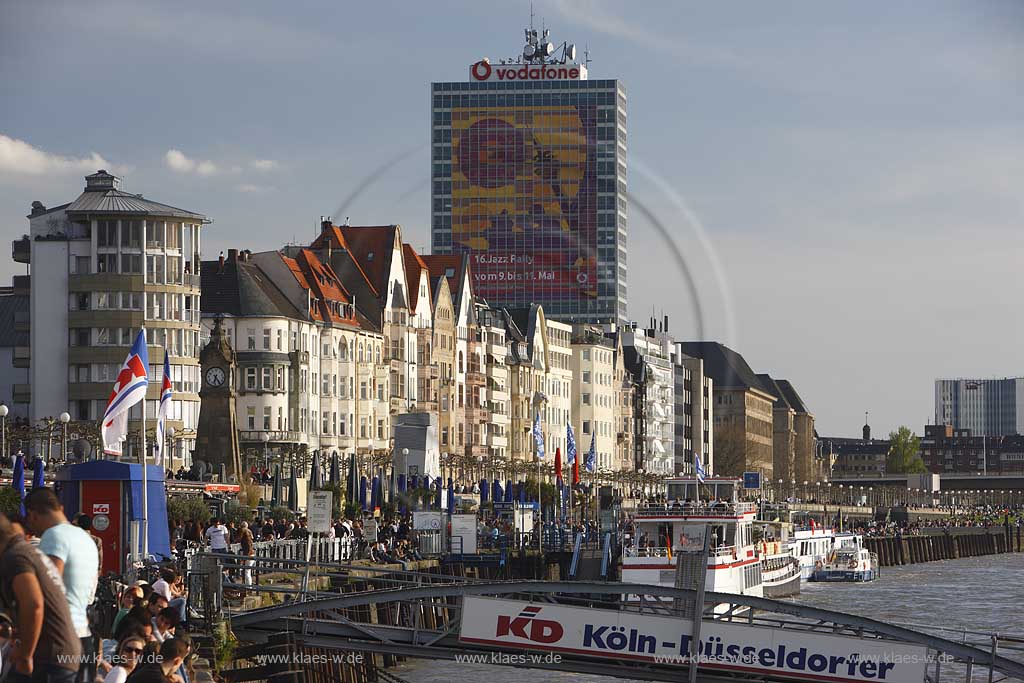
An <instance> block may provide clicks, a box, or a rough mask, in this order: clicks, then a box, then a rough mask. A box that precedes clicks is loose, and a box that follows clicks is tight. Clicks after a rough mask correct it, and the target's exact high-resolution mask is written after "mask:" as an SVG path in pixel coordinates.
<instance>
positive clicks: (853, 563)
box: [850, 560, 857, 569]
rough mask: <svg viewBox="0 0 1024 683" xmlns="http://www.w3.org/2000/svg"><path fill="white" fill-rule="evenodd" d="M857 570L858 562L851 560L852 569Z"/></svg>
mask: <svg viewBox="0 0 1024 683" xmlns="http://www.w3.org/2000/svg"><path fill="white" fill-rule="evenodd" d="M856 568H857V560H850V569H856Z"/></svg>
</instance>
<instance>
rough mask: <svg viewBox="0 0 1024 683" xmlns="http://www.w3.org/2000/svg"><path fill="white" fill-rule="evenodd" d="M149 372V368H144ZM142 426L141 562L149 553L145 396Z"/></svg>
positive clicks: (140, 433) (144, 398) (140, 430)
mask: <svg viewBox="0 0 1024 683" xmlns="http://www.w3.org/2000/svg"><path fill="white" fill-rule="evenodd" d="M146 372H147V373H148V372H149V368H146ZM141 403H142V427H141V428H140V429H139V436H140V439H141V441H142V538H141V540H140V543H139V546H140V547H141V548H142V557H141V558H140V559H141V560H142V561H143V562H144V561H145V560H146V556H147V555H149V491H148V489H149V480H148V477H147V474H146V397H145V395H143V397H142V401H141Z"/></svg>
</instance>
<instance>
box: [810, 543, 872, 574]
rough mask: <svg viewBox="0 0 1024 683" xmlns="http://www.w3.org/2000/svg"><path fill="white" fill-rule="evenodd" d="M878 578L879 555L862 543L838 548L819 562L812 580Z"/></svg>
mask: <svg viewBox="0 0 1024 683" xmlns="http://www.w3.org/2000/svg"><path fill="white" fill-rule="evenodd" d="M877 578H878V556H877V555H875V554H874V553H872V552H868V550H867V548H863V547H861V546H860V545H847V546H844V547H840V548H836V549H835V550H833V551H832V552H831V553H830V554H829V556H828V557H826V558H825V559H824V560H823V561H820V562H818V563H817V564H816V565H815V567H814V572H813V573H812V574H811V581H874V580H875V579H877Z"/></svg>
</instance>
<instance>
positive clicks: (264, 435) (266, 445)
mask: <svg viewBox="0 0 1024 683" xmlns="http://www.w3.org/2000/svg"><path fill="white" fill-rule="evenodd" d="M260 441H262V442H263V467H264V469H266V470H270V432H261V433H260Z"/></svg>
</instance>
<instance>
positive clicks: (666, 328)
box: [664, 315, 668, 334]
mask: <svg viewBox="0 0 1024 683" xmlns="http://www.w3.org/2000/svg"><path fill="white" fill-rule="evenodd" d="M664 332H665V334H668V316H667V315H666V316H665V329H664Z"/></svg>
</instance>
